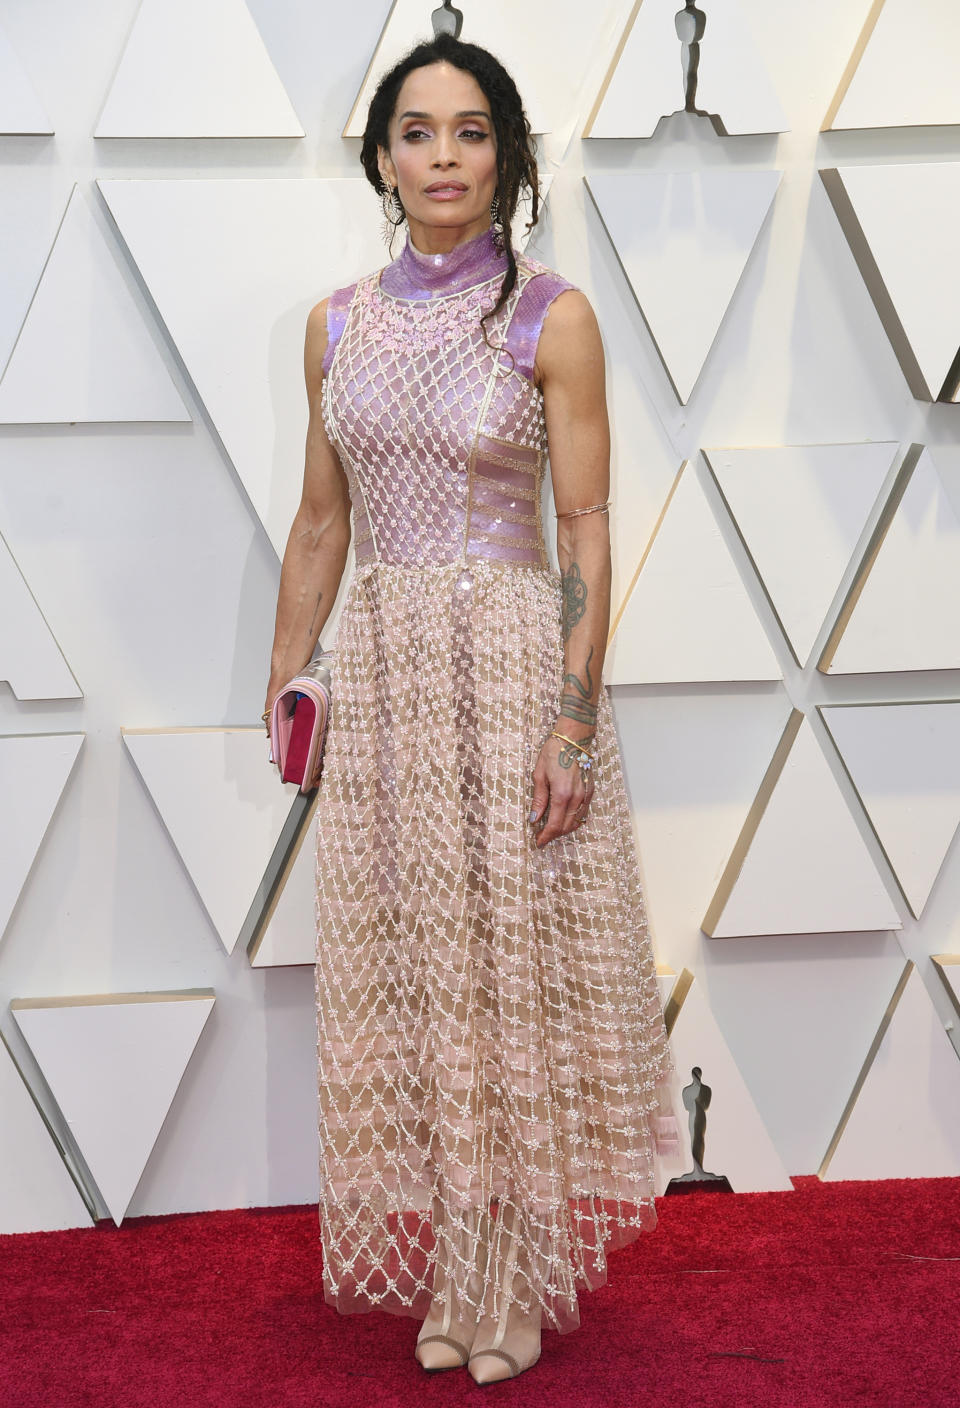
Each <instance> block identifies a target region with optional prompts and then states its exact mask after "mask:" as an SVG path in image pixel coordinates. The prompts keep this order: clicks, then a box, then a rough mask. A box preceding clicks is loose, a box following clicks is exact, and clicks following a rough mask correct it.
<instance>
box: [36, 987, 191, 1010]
mask: <svg viewBox="0 0 960 1408" xmlns="http://www.w3.org/2000/svg"><path fill="white" fill-rule="evenodd" d="M207 997H212V998H216V993H215V992H214V990H213V988H181V989H180V990H178V991H175V992H103V993H93V992H90V993H79V994H76V993H75V994H72V995H71V996H69V997H15V998H14V999H13V1000H12V1001H11V1003H10V1007H11V1009H12V1010H13V1011H15V1012H16V1011H21V1010H23V1009H25V1008H28V1007H109V1006H110V1005H111V1004H114V1005H115V1004H118V1003H122V1004H123V1005H124V1006H129V1005H130V1004H131V1003H134V1002H196V1001H197V1000H198V999H200V998H207Z"/></svg>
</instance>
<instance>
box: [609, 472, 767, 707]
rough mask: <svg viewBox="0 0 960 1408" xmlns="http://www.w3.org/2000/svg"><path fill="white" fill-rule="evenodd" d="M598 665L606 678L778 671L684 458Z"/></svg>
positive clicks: (760, 675)
mask: <svg viewBox="0 0 960 1408" xmlns="http://www.w3.org/2000/svg"><path fill="white" fill-rule="evenodd" d="M604 673H605V677H606V680H607V682H608V683H609V684H653V683H677V682H683V681H697V680H777V679H781V678H782V672H781V670H780V666H779V664H778V663H777V658H776V655H775V654H774V652H773V650H772V648H771V646H770V642H769V641H768V640H767V637H766V635H765V633H764V630H763V627H762V626H761V624H760V621H759V619H758V617H757V614H756V612H755V611H754V609H753V605H752V603H751V601H750V598H749V596H748V594H747V590H746V588H745V587H744V585H743V581H742V579H741V577H740V574H739V572H738V571H737V567H736V564H735V563H734V561H733V559H732V557H731V556H730V551H729V549H728V547H727V545H726V543H725V542H724V540H723V536H722V534H721V533H720V529H719V528H718V526H717V522H716V520H715V518H714V516H713V513H712V512H711V509H710V506H709V504H708V503H707V501H706V498H705V496H704V493H703V490H702V488H701V487H700V483H699V481H698V480H697V476H696V474H695V473H694V471H693V468H692V466H691V465H690V464H687V465H685V466H684V467H683V469H682V470H681V471H680V474H679V476H678V478H677V481H676V485H675V488H674V489H673V491H672V494H671V497H670V500H669V502H668V504H667V508H666V511H665V513H664V515H663V517H662V519H661V522H660V525H659V527H658V529H657V531H656V533H655V535H654V537H653V541H652V543H651V544H650V548H649V551H648V553H647V556H646V558H645V560H644V561H643V563H642V566H641V568H640V572H639V576H638V577H637V580H636V583H635V585H634V587H633V589H632V591H631V592H630V594H629V595H628V597H627V601H626V605H625V606H624V608H623V612H622V614H621V616H620V619H619V621H618V622H616V623H615V629H614V633H613V637H612V639H611V642H610V650H609V653H608V657H607V662H606V667H605V672H604Z"/></svg>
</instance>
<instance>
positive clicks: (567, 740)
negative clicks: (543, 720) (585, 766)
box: [550, 729, 593, 761]
mask: <svg viewBox="0 0 960 1408" xmlns="http://www.w3.org/2000/svg"><path fill="white" fill-rule="evenodd" d="M550 737H551V738H559V739H560V740H561V741H562V742H564V743H569V745H570V747H571V748H576V750H577V752H578V753H582V754H583V756H584V757H585V758H590V759H591V761H592V759H593V754H592V753H591V752H590V750H589V748H584V746H583V744H582V743H578V742H577V741H576V739H574V738H568V737H567V735H566V734H565V733H557V731H556V729H551V730H550Z"/></svg>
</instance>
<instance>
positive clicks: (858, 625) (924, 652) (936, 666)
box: [820, 450, 960, 675]
mask: <svg viewBox="0 0 960 1408" xmlns="http://www.w3.org/2000/svg"><path fill="white" fill-rule="evenodd" d="M820 668H821V669H822V668H823V666H822V665H821V667H820ZM955 669H960V520H958V518H957V515H956V513H955V512H954V509H953V504H952V503H951V501H950V498H949V496H948V495H947V493H946V492H945V490H944V487H943V484H942V483H941V480H940V476H939V474H938V473H937V470H936V466H935V465H934V463H933V459H932V457H931V455H930V452H929V450H924V451H923V453H922V454H921V455H920V457H919V459H918V460H917V463H916V465H915V466H914V469H913V471H912V473H911V476H910V480H909V483H908V484H907V487H906V490H905V492H904V495H903V498H902V499H901V501H900V503H899V504H898V505H897V508H896V511H895V513H894V515H893V518H892V520H891V522H890V525H889V527H888V528H887V531H886V534H885V536H884V538H883V541H882V543H881V544H880V548H879V551H878V552H877V554H876V557H875V558H874V560H873V562H872V564H871V565H869V568H868V571H867V575H866V579H865V581H864V582H863V585H862V589H861V591H860V595H859V597H858V598H857V600H856V602H855V604H854V606H853V609H852V611H851V613H850V618H849V620H848V621H847V623H846V627H845V629H844V631H843V634H842V635H841V636H840V639H839V643H838V644H837V646H836V649H835V650H834V651H833V653H832V658H831V659H830V662H829V665H828V669H827V672H828V673H829V674H832V675H842V674H860V673H863V672H872V671H884V670H955Z"/></svg>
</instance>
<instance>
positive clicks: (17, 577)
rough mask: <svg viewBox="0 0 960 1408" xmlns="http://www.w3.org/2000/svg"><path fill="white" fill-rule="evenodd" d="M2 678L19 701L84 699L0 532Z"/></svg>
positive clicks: (0, 666) (0, 678) (0, 658)
mask: <svg viewBox="0 0 960 1408" xmlns="http://www.w3.org/2000/svg"><path fill="white" fill-rule="evenodd" d="M0 602H2V603H3V612H2V614H0V680H6V681H7V683H8V684H9V686H10V688H11V689H12V690H13V692H14V694H15V695H16V696H17V698H18V699H82V698H83V690H82V689H81V688H80V686H79V685H78V684H77V681H76V679H75V678H74V675H73V671H72V670H71V669H70V666H69V665H68V664H67V662H66V660H65V659H64V655H63V651H62V650H61V649H60V647H59V645H58V644H57V642H56V640H55V639H54V636H53V632H52V631H51V630H50V627H49V626H48V625H47V622H46V620H45V619H44V616H43V612H42V611H41V610H40V607H39V606H38V605H37V602H36V599H35V597H34V595H33V593H32V592H31V590H30V588H29V586H28V585H27V581H26V578H25V577H24V575H23V573H22V572H21V571H20V568H19V566H18V565H17V563H16V562H15V561H14V557H13V553H12V552H11V551H10V549H9V547H8V546H7V543H6V541H5V539H4V538H3V535H2V534H0Z"/></svg>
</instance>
